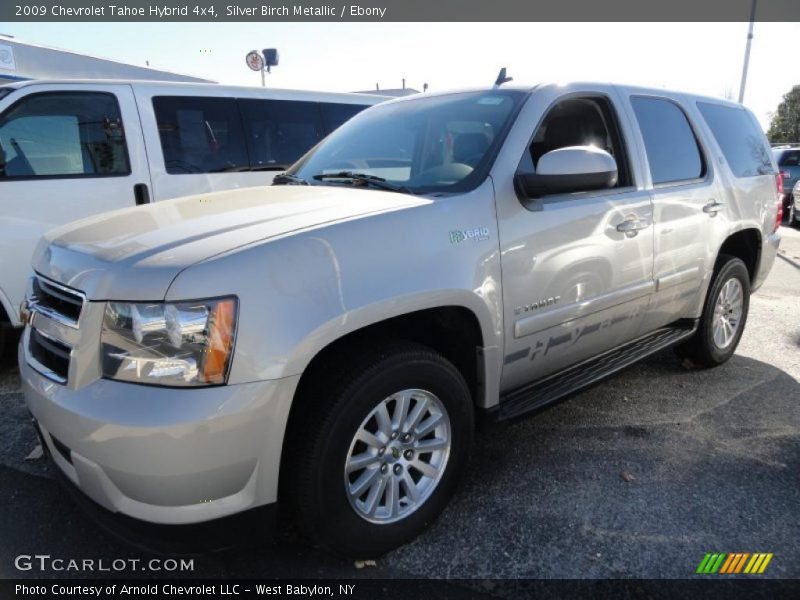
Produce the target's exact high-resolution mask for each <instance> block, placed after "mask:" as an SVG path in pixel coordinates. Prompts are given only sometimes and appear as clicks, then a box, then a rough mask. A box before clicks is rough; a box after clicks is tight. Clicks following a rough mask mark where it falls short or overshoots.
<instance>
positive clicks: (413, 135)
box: [289, 90, 525, 193]
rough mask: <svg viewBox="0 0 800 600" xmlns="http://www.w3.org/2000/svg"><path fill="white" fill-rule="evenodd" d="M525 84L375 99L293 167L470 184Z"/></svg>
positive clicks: (299, 171) (437, 188)
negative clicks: (374, 103)
mask: <svg viewBox="0 0 800 600" xmlns="http://www.w3.org/2000/svg"><path fill="white" fill-rule="evenodd" d="M524 98H525V94H524V93H523V92H518V91H513V90H496V91H492V92H475V93H458V94H447V95H442V96H428V97H415V98H413V99H410V100H406V101H402V102H392V103H387V104H378V105H377V106H375V107H373V108H371V109H370V110H368V111H365V112H363V113H361V114H359V115H357V116H356V117H354V118H353V119H351V120H350V121H348V122H347V123H345V124H344V125H342V126H341V127H340V128H339V129H337V130H336V131H334V132H333V133H332V134H330V135H329V136H328V137H327V138H325V140H324V141H323V142H322V143H321V144H320V145H319V146H317V148H316V149H315V150H314V151H313V152H311V153H310V154H307V155H306V157H305V158H304V159H303V160H302V161H300V162H298V163H297V164H296V165H294V167H293V168H292V169H290V170H289V172H290V173H291V174H293V175H296V176H298V177H301V178H303V179H305V180H306V181H308V182H310V183H312V184H324V185H349V184H348V182H347V181H346V180H342V181H341V182H337V180H336V179H325V180H324V182H322V181H319V180H318V179H315V176H318V175H322V174H333V173H337V172H340V171H356V172H358V173H360V174H367V175H374V176H376V177H381V178H383V179H386V180H388V181H390V182H396V183H398V184H401V185H403V186H405V187H406V188H407V189H408V190H410V191H412V192H418V193H428V192H431V193H433V192H456V191H466V190H468V189H472V188H473V187H475V186H476V185H477V184H478V183H480V182H481V181H482V180H483V179H484V178H485V176H486V173H487V172H488V169H489V167H490V166H491V162H492V160H493V159H494V156H495V154H496V152H497V150H498V148H499V147H500V144H501V143H502V141H503V139H504V137H505V135H506V133H507V131H508V128H509V127H510V124H511V122H512V120H513V117H514V116H515V115H516V110H517V109H518V107H519V105H520V103H521V102H522V100H523V99H524Z"/></svg>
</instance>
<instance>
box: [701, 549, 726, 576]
mask: <svg viewBox="0 0 800 600" xmlns="http://www.w3.org/2000/svg"><path fill="white" fill-rule="evenodd" d="M724 558H725V555H724V554H711V553H710V552H709V553H707V554H706V555H705V558H703V560H702V562H701V563H700V566H699V567H697V572H698V573H704V574H708V573H716V572H717V570H718V569H719V567H720V565H721V564H722V560H723V559H724Z"/></svg>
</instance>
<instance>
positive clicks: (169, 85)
mask: <svg viewBox="0 0 800 600" xmlns="http://www.w3.org/2000/svg"><path fill="white" fill-rule="evenodd" d="M41 84H63V85H69V84H91V85H103V84H105V85H130V86H132V87H148V88H157V89H163V90H164V91H165V92H166V91H169V90H176V89H177V90H186V91H187V92H199V91H202V90H204V89H210V90H214V95H226V94H229V95H231V96H236V95H238V94H245V95H248V96H252V95H258V93H263V94H265V95H277V96H295V97H298V99H302V96H308V98H309V99H310V100H319V99H320V98H323V97H329V98H331V99H338V100H342V99H350V100H359V99H362V100H364V101H369V102H372V103H378V102H382V101H384V100H386V97H385V96H378V95H375V94H359V93H353V92H327V91H313V90H293V89H285V88H270V87H267V88H262V87H255V86H241V85H220V84H217V83H192V82H184V81H148V80H144V79H134V80H129V79H30V80H26V81H15V82H10V83H8V84H5V85H7V86H9V87H13V88H21V87H26V86H31V85H41Z"/></svg>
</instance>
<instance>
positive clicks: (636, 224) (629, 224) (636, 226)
mask: <svg viewBox="0 0 800 600" xmlns="http://www.w3.org/2000/svg"><path fill="white" fill-rule="evenodd" d="M648 227H650V221H647V220H645V219H635V218H634V219H627V220H625V221H623V222H622V223H620V224H619V225H617V231H619V232H620V233H624V234H625V235H626V236H628V237H634V236H636V234H638V233H639V231H641V230H642V229H647V228H648Z"/></svg>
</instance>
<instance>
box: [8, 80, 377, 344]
mask: <svg viewBox="0 0 800 600" xmlns="http://www.w3.org/2000/svg"><path fill="white" fill-rule="evenodd" d="M383 100H385V98H383V97H381V96H370V95H366V94H334V93H321V92H304V91H294V90H293V91H290V90H264V89H260V88H244V87H227V86H220V85H214V84H193V83H167V82H148V81H144V82H124V81H101V80H93V81H45V80H37V81H26V82H20V83H14V84H9V85H0V200H1V201H0V353H2V339H3V330H4V329H7V328H8V327H10V326H19V325H21V323H20V322H19V316H18V308H19V304H20V302H22V300H23V299H24V296H25V280H26V278H27V275H28V269H29V264H30V258H31V255H32V253H33V249H34V246H35V245H36V242H37V240H38V239H39V238H40V237H41V236H42V234H43V233H44V232H46V231H47V230H49V229H52V228H53V227H55V226H57V225H63V224H64V223H68V222H70V221H74V220H76V219H80V218H83V217H88V216H90V215H94V214H97V213H101V212H105V211H108V210H113V209H117V208H125V207H128V206H134V205H136V204H145V203H148V202H152V201H155V200H165V199H168V198H175V197H178V196H186V195H190V194H199V193H204V192H214V191H221V190H227V189H232V188H244V187H253V186H261V185H269V184H270V183H271V182H272V178H273V176H274V175H275V172H279V171H282V170H284V169H285V168H286V167H288V166H289V165H291V164H292V163H293V162H294V161H296V160H297V159H298V158H300V156H302V155H303V154H304V153H305V152H306V151H307V150H308V149H310V148H311V147H312V146H314V145H315V144H316V143H317V142H319V141H320V140H321V139H322V138H323V137H325V136H326V135H327V134H328V133H330V132H331V131H333V130H334V129H336V128H337V127H338V126H339V125H341V124H342V123H343V122H345V121H346V120H348V119H349V118H350V117H352V116H353V115H355V114H356V113H358V112H359V111H361V110H363V109H364V108H366V107H367V106H370V105H372V104H376V103H378V102H381V101H383Z"/></svg>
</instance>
